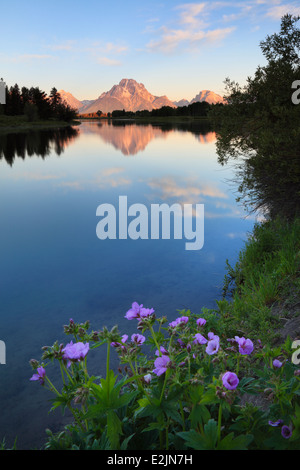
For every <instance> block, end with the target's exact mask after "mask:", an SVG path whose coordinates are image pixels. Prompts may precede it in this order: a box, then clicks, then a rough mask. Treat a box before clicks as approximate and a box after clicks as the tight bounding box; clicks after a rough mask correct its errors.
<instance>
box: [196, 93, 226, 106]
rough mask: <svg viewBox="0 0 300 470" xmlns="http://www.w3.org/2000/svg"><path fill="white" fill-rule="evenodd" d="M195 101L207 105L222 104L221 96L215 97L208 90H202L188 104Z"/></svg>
mask: <svg viewBox="0 0 300 470" xmlns="http://www.w3.org/2000/svg"><path fill="white" fill-rule="evenodd" d="M197 101H206V102H207V103H209V104H216V103H224V100H223V98H222V96H220V95H217V93H214V92H213V91H210V90H202V91H200V92H199V93H198V95H196V96H195V98H193V99H192V100H191V101H190V104H192V103H196V102H197Z"/></svg>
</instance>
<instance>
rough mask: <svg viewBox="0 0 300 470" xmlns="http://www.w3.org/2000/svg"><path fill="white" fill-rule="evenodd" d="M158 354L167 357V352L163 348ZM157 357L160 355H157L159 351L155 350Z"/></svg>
mask: <svg viewBox="0 0 300 470" xmlns="http://www.w3.org/2000/svg"><path fill="white" fill-rule="evenodd" d="M160 352H161V354H162V355H163V356H168V355H169V352H168V351H167V350H166V349H165V348H164V347H163V346H161V347H160ZM159 355H160V353H159V350H158V349H157V350H156V351H155V356H159Z"/></svg>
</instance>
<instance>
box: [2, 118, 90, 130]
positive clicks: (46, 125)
mask: <svg viewBox="0 0 300 470" xmlns="http://www.w3.org/2000/svg"><path fill="white" fill-rule="evenodd" d="M80 124H81V123H80V121H79V120H76V121H70V122H66V121H50V120H49V121H42V120H40V121H33V122H29V121H27V120H26V118H25V117H24V116H5V115H1V116H0V133H5V132H20V131H29V130H44V129H54V128H61V127H70V126H78V125H80Z"/></svg>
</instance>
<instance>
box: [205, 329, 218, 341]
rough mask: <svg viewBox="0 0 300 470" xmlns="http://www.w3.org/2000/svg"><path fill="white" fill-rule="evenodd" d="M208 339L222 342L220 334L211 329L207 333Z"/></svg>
mask: <svg viewBox="0 0 300 470" xmlns="http://www.w3.org/2000/svg"><path fill="white" fill-rule="evenodd" d="M207 336H208V339H210V340H214V341H218V342H220V338H219V336H217V335H215V334H214V333H212V332H211V331H210V332H209V333H208V334H207Z"/></svg>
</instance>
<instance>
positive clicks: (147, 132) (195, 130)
mask: <svg viewBox="0 0 300 470" xmlns="http://www.w3.org/2000/svg"><path fill="white" fill-rule="evenodd" d="M91 130H92V132H95V133H97V134H99V136H100V137H101V139H102V140H103V141H104V142H106V143H109V144H111V145H113V146H114V147H115V149H117V150H120V151H121V152H122V154H123V155H126V156H129V155H136V154H138V153H139V152H142V151H143V150H145V148H146V147H147V145H148V144H149V143H150V142H151V141H152V140H153V139H166V138H167V137H168V135H169V134H170V133H172V132H174V131H182V132H191V133H192V134H195V135H196V136H197V138H198V139H199V142H200V143H209V142H214V141H215V140H216V134H215V132H213V131H212V129H211V125H210V124H209V123H208V122H203V123H193V122H192V123H163V124H159V123H152V124H149V123H143V122H133V121H127V120H119V121H118V120H116V121H102V122H100V123H99V124H98V126H97V127H96V126H91Z"/></svg>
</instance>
